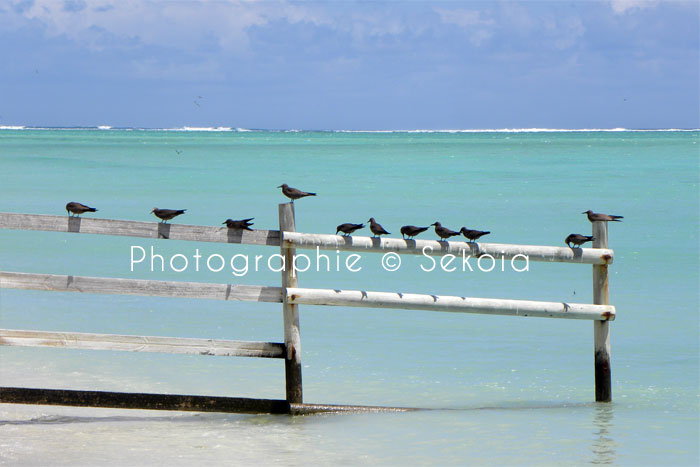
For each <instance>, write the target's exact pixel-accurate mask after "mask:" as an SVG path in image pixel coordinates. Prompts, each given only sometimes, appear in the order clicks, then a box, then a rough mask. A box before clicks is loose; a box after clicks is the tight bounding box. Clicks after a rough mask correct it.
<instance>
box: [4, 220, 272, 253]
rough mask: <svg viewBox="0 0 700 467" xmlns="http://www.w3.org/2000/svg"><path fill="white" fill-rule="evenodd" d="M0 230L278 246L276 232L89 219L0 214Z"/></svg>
mask: <svg viewBox="0 0 700 467" xmlns="http://www.w3.org/2000/svg"><path fill="white" fill-rule="evenodd" d="M0 229H14V230H43V231H51V232H71V233H83V234H98V235H118V236H127V237H143V238H160V239H170V240H188V241H194V242H217V243H242V244H247V245H270V246H279V245H280V234H279V231H278V230H253V231H249V230H237V229H229V228H227V227H226V226H220V227H213V226H204V225H187V224H170V223H168V224H165V223H161V222H138V221H125V220H118V219H99V218H91V217H68V216H47V215H43V214H16V213H11V212H0Z"/></svg>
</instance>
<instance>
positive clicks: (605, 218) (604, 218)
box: [581, 209, 624, 222]
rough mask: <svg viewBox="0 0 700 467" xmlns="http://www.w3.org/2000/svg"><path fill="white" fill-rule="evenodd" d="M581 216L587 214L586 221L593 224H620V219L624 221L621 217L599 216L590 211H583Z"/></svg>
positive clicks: (597, 213) (599, 214)
mask: <svg viewBox="0 0 700 467" xmlns="http://www.w3.org/2000/svg"><path fill="white" fill-rule="evenodd" d="M581 214H587V215H588V220H589V221H591V222H595V221H605V222H607V221H611V222H622V221H621V220H620V219H624V217H623V216H613V215H611V214H601V213H599V212H593V211H591V210H590V209H589V210H588V211H583V212H582V213H581Z"/></svg>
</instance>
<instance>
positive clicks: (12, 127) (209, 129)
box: [0, 125, 700, 133]
mask: <svg viewBox="0 0 700 467" xmlns="http://www.w3.org/2000/svg"><path fill="white" fill-rule="evenodd" d="M0 130H93V131H120V130H121V131H181V132H232V133H245V132H278V133H314V132H315V133H546V132H562V133H565V132H625V131H630V132H634V131H637V132H639V131H660V132H663V131H666V132H672V131H689V132H692V131H700V128H623V127H616V128H544V127H542V128H540V127H530V128H525V127H522V128H456V129H449V128H436V129H422V128H416V129H395V130H388V129H380V130H377V129H374V130H372V129H361V130H351V129H296V128H242V127H226V126H217V127H208V126H203V127H202V126H189V125H184V126H181V127H129V126H124V127H120V126H111V125H92V126H78V125H76V126H33V125H0Z"/></svg>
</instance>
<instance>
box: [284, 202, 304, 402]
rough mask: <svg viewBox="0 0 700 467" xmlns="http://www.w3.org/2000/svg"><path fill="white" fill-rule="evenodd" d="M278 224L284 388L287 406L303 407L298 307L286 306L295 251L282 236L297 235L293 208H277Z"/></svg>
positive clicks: (293, 280)
mask: <svg viewBox="0 0 700 467" xmlns="http://www.w3.org/2000/svg"><path fill="white" fill-rule="evenodd" d="M279 220H280V236H281V237H282V238H281V239H280V240H281V241H280V250H281V251H280V253H281V254H282V257H283V258H284V259H283V261H284V269H282V289H283V299H282V313H283V315H284V345H285V356H284V372H285V380H286V386H287V402H289V403H290V404H301V403H302V390H301V335H300V333H299V305H295V304H292V303H289V300H288V299H287V294H286V289H287V287H297V286H298V284H297V277H296V274H295V271H294V254H295V253H296V249H295V248H285V244H284V237H283V235H284V234H283V232H294V231H296V225H295V220H294V204H293V203H284V204H280V205H279Z"/></svg>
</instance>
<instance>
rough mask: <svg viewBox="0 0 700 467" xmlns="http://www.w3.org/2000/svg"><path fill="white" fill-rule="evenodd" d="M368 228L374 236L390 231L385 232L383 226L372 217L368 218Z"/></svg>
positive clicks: (386, 233)
mask: <svg viewBox="0 0 700 467" xmlns="http://www.w3.org/2000/svg"><path fill="white" fill-rule="evenodd" d="M368 222H369V230H371V231H372V233H373V234H374V236H375V237H377V236H379V235H389V234H390V232H387V231H386V230H384V227H382V226H381V225H380V224H379V223H378V222H377V221H375V220H374V217H370V218H369V221H368Z"/></svg>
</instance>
